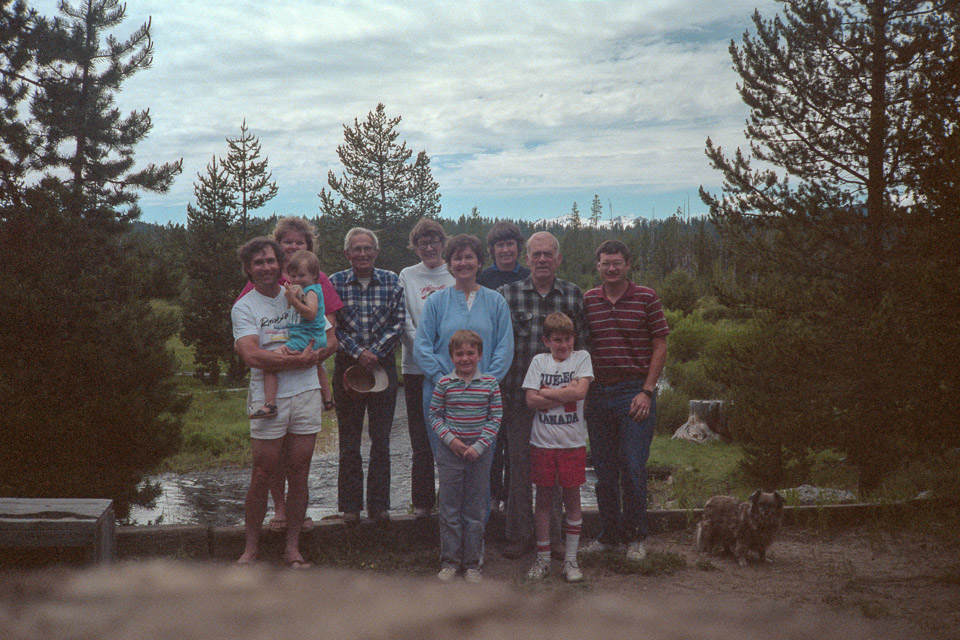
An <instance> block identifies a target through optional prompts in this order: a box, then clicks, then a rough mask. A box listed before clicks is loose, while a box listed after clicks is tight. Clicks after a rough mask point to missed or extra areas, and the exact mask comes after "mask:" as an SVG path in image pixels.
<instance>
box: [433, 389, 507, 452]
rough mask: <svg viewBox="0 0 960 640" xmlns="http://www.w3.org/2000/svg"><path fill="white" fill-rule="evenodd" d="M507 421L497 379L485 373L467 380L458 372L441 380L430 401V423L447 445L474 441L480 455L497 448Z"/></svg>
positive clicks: (473, 445) (473, 444)
mask: <svg viewBox="0 0 960 640" xmlns="http://www.w3.org/2000/svg"><path fill="white" fill-rule="evenodd" d="M501 420H503V400H502V399H501V396H500V385H499V384H497V379H496V378H494V377H493V376H489V375H486V374H483V373H477V374H475V375H474V376H473V377H472V378H470V380H464V379H462V378H461V377H460V376H458V375H457V373H456V372H454V373H448V374H447V375H445V376H443V377H442V378H440V382H438V383H437V386H436V387H434V389H433V396H432V397H431V399H430V411H429V415H428V421H429V423H430V428H432V429H433V430H434V432H436V434H437V436H439V438H440V441H441V442H443V444H445V445H447V446H450V443H451V442H453V440H454V438H460V439H461V440H471V441H474V442H472V444H471V446H472V447H473V448H474V449H476V450H477V453H483V452H484V450H485V449H486V448H487V447H489V446H490V445H491V444H493V441H494V439H495V438H496V437H497V431H499V430H500V422H501Z"/></svg>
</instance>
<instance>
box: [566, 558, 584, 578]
mask: <svg viewBox="0 0 960 640" xmlns="http://www.w3.org/2000/svg"><path fill="white" fill-rule="evenodd" d="M563 579H564V580H566V581H567V582H583V572H582V571H580V565H578V564H577V563H576V562H573V561H572V560H568V561H566V562H564V563H563Z"/></svg>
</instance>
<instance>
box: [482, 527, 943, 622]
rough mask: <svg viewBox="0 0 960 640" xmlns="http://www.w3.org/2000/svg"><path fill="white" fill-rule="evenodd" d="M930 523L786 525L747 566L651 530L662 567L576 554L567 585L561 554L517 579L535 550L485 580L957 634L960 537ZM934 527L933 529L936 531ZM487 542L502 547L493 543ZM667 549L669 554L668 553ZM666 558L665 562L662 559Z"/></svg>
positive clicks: (490, 567) (498, 561)
mask: <svg viewBox="0 0 960 640" xmlns="http://www.w3.org/2000/svg"><path fill="white" fill-rule="evenodd" d="M944 526H945V525H942V524H941V525H937V524H932V525H929V527H928V529H931V528H932V530H928V531H920V530H916V529H911V530H894V531H892V532H891V530H890V529H889V528H886V529H881V528H879V527H877V526H862V527H857V528H854V529H844V530H842V531H838V532H823V531H818V530H816V529H810V528H795V527H789V528H784V529H783V530H782V531H781V533H780V536H779V537H778V538H777V540H776V542H774V544H773V546H772V547H771V556H772V558H773V562H772V563H761V562H760V561H759V559H757V558H756V556H751V562H750V563H749V564H748V566H746V567H740V566H739V565H738V564H737V562H736V560H735V559H734V558H732V557H712V558H706V559H703V560H701V558H700V556H699V554H697V553H696V552H695V551H694V550H693V547H692V532H691V531H690V530H687V531H681V532H672V533H668V534H662V535H658V536H654V537H651V538H650V539H648V543H649V544H648V545H647V548H648V551H649V560H650V561H651V564H653V565H656V564H679V562H677V558H676V556H679V557H680V558H682V559H683V565H682V567H680V568H676V569H673V570H672V571H670V572H669V573H660V574H647V575H642V574H641V575H638V574H628V573H623V571H624V570H628V569H627V567H628V566H629V565H627V564H626V563H625V562H622V561H620V559H619V557H616V556H613V555H612V554H611V557H603V556H601V557H600V558H598V559H590V558H582V560H581V565H582V567H583V569H584V574H585V576H586V583H585V585H584V586H582V587H577V586H574V585H566V584H564V583H563V581H562V578H561V576H560V563H559V562H556V561H555V562H554V563H553V565H554V567H553V568H554V574H553V576H551V578H549V579H548V580H547V581H546V582H545V583H544V584H543V585H530V584H528V583H526V582H525V581H524V580H523V574H524V573H525V571H526V570H527V568H529V565H530V563H531V562H532V560H533V556H532V555H529V556H526V557H525V558H524V559H522V560H519V561H513V560H506V559H503V558H502V557H501V556H500V555H499V553H493V554H488V557H489V561H488V562H487V565H486V566H485V568H484V579H486V580H497V581H508V582H513V583H515V584H516V585H517V586H518V587H519V588H520V589H523V590H545V591H550V592H562V591H563V590H570V589H577V588H580V589H583V590H585V591H589V592H594V593H603V592H610V593H619V594H641V595H651V596H652V595H654V594H656V595H657V596H666V597H667V598H668V599H677V598H679V599H681V600H686V601H691V602H692V601H698V602H702V601H704V600H707V601H709V600H710V599H713V598H718V599H722V600H723V601H724V602H726V603H733V605H734V606H735V607H742V608H744V609H750V608H756V607H766V606H769V605H771V604H776V605H782V606H785V607H787V608H788V609H790V610H796V611H797V612H798V613H801V614H809V615H812V616H820V615H831V616H832V615H839V616H841V617H842V618H846V619H849V620H852V621H854V622H856V621H861V622H864V623H866V622H867V621H869V625H868V626H870V628H877V629H881V630H886V631H888V632H889V633H890V636H889V637H902V638H927V637H929V638H944V639H946V638H952V639H956V638H960V539H958V538H957V537H956V535H955V534H954V535H950V534H948V533H947V532H945V531H943V530H942V527H944ZM938 528H939V530H938ZM492 550H493V551H495V552H497V551H499V548H498V547H496V545H495V548H494V549H492ZM673 554H676V555H675V556H674V555H673ZM666 559H669V560H671V561H672V562H669V563H664V562H662V561H664V560H666Z"/></svg>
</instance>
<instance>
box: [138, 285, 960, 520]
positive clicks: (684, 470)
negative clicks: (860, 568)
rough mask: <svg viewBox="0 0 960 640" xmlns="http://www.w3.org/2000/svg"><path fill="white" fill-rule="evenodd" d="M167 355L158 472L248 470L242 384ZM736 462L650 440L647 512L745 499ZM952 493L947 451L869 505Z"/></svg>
mask: <svg viewBox="0 0 960 640" xmlns="http://www.w3.org/2000/svg"><path fill="white" fill-rule="evenodd" d="M152 304H153V306H154V308H155V309H157V310H159V311H162V312H167V313H173V314H177V315H179V313H180V310H179V308H178V307H177V306H176V305H174V304H171V303H168V302H164V301H155V302H153V303H152ZM168 347H169V349H170V350H171V351H172V353H173V354H174V356H175V357H176V360H177V366H178V369H179V371H180V375H179V376H178V378H177V385H178V390H179V392H180V393H184V394H189V395H190V396H191V397H192V402H191V405H190V408H189V410H188V411H187V413H186V414H185V415H184V418H183V420H184V424H183V446H182V448H181V450H180V452H179V453H178V454H176V455H174V456H171V457H170V458H167V459H166V460H164V462H163V463H162V465H161V467H160V469H158V471H161V472H163V471H172V472H177V473H184V472H188V471H195V470H201V469H211V468H217V467H222V466H244V465H247V464H249V462H250V430H249V421H248V420H247V417H246V387H245V383H244V388H242V389H235V388H234V389H231V388H227V387H226V386H224V385H218V386H210V385H207V384H204V383H203V382H201V381H199V380H197V379H195V378H193V377H192V376H191V374H192V373H193V371H194V358H193V349H192V348H191V347H188V346H186V345H184V344H183V343H182V342H181V341H180V339H179V337H178V336H174V337H172V338H171V339H170V341H169V343H168ZM398 357H399V356H398ZM332 365H333V360H332V359H331V360H328V361H327V366H328V368H330V373H332ZM335 443H336V423H335V417H334V414H333V412H326V413H325V414H324V426H323V431H322V433H321V437H320V438H319V439H318V441H317V449H318V450H320V451H327V450H329V449H330V448H331V447H332V446H335ZM742 456H743V452H742V450H741V448H740V447H739V446H738V445H736V444H733V443H725V442H720V441H715V442H710V443H706V444H697V443H691V442H685V441H681V440H671V439H670V437H669V435H662V434H658V435H656V436H655V437H654V440H653V444H652V446H651V451H650V460H649V464H648V467H649V468H650V469H651V470H652V473H651V480H650V486H649V489H650V496H649V506H650V508H652V509H657V508H681V509H686V508H697V507H701V506H703V503H704V501H705V500H706V499H707V498H709V497H710V496H712V495H717V494H729V495H735V496H738V497H741V498H744V497H746V496H748V495H749V494H750V493H752V492H753V491H754V490H755V489H756V488H757V486H756V485H755V484H754V483H753V482H752V481H750V480H749V479H747V478H746V477H745V476H744V474H743V473H742V472H741V471H740V469H739V468H738V465H739V463H740V460H741V458H742ZM667 468H668V469H669V474H666V475H661V474H659V473H656V472H657V470H658V469H667ZM788 471H789V470H788ZM802 475H804V476H805V477H807V479H806V480H805V481H806V482H809V483H811V484H814V485H816V486H819V487H831V488H835V489H848V490H855V489H856V482H857V476H856V472H855V470H854V469H853V468H852V467H851V466H850V465H848V464H845V463H844V462H843V456H842V454H841V453H840V452H836V451H833V450H827V451H822V452H817V453H811V454H810V458H809V460H808V464H807V469H806V470H805V471H803V472H802ZM667 478H668V479H667ZM794 480H796V482H793V481H794ZM791 482H793V484H790V485H789V486H795V485H796V484H799V483H800V482H801V479H800V478H799V477H798V478H794V479H791ZM957 487H960V452H958V451H956V450H954V451H953V452H950V453H948V454H946V455H944V456H942V457H939V458H936V459H934V460H931V461H928V462H927V463H926V464H919V463H918V464H916V465H912V466H909V467H905V468H904V469H903V470H902V471H901V472H900V473H898V474H895V475H894V476H892V477H891V478H888V479H887V481H886V482H884V484H883V486H882V487H881V490H880V491H879V492H878V495H877V496H875V497H876V498H878V499H881V500H902V499H906V498H912V497H915V496H916V495H917V494H918V493H919V492H922V491H925V490H933V491H934V492H935V493H937V494H943V495H951V493H950V492H951V491H952V490H953V489H956V488H957ZM953 495H955V493H954V494H953Z"/></svg>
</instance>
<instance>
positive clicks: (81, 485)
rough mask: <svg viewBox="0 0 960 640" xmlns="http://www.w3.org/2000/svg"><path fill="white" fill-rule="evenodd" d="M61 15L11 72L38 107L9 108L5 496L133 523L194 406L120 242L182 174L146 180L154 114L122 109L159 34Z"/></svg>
mask: <svg viewBox="0 0 960 640" xmlns="http://www.w3.org/2000/svg"><path fill="white" fill-rule="evenodd" d="M61 12H62V13H63V15H62V17H61V18H58V19H57V20H54V21H46V20H41V19H39V18H36V19H33V20H31V21H30V32H29V38H28V39H29V43H30V47H29V55H28V60H24V59H22V58H19V59H18V60H19V63H18V64H19V65H20V66H17V65H13V66H9V67H5V72H6V71H9V70H11V69H21V70H25V71H26V73H24V74H22V75H23V76H24V77H28V78H29V79H30V81H27V82H26V85H17V86H20V87H23V86H26V90H27V93H28V94H29V110H27V109H20V110H19V111H18V112H17V113H11V112H5V113H4V118H5V120H4V125H5V126H3V127H2V128H0V136H2V145H3V148H4V154H3V155H4V157H5V158H6V159H7V160H8V161H11V160H12V161H11V162H9V163H8V164H7V165H6V168H7V169H9V168H10V166H11V165H16V164H17V163H18V162H19V159H22V158H24V156H22V155H19V154H18V151H17V150H19V149H22V148H23V147H21V146H20V145H22V137H21V136H22V134H23V132H26V133H27V135H28V136H29V142H30V145H29V147H30V153H29V155H28V156H26V157H25V158H26V162H27V164H28V166H29V168H30V169H31V170H32V172H30V173H27V174H24V175H23V176H21V177H20V178H16V179H13V180H10V181H7V182H6V184H5V185H4V188H6V189H8V193H7V194H6V197H4V198H3V199H2V200H0V254H2V255H3V256H4V267H6V268H8V269H10V272H11V273H15V274H16V278H15V280H10V281H9V282H7V283H6V284H5V285H3V294H4V299H5V300H6V302H7V304H8V305H9V309H8V311H9V313H6V314H4V317H3V319H2V321H0V322H2V327H0V349H2V350H3V352H4V353H5V354H6V358H7V361H6V363H5V366H4V367H2V368H0V413H2V415H3V416H4V418H3V419H4V427H5V435H6V438H5V439H4V442H3V444H2V445H0V493H2V494H4V495H20V496H45V497H57V496H63V497H109V498H113V499H114V500H115V501H116V506H117V509H118V512H119V513H120V514H121V515H122V514H123V513H124V511H125V509H126V507H127V506H128V505H129V503H130V501H131V500H132V499H134V497H135V496H136V495H137V484H138V483H139V482H140V480H141V478H142V476H143V474H144V473H146V472H148V471H150V470H151V469H153V468H155V467H156V465H157V464H158V463H159V461H160V460H162V459H163V458H164V457H165V456H167V455H170V454H171V453H173V452H174V451H175V450H176V448H177V446H178V445H179V440H180V423H179V419H178V417H177V416H178V415H179V414H180V413H182V411H183V410H184V409H185V403H188V402H189V399H182V398H178V397H177V396H176V395H175V394H174V387H173V384H172V376H173V372H174V363H173V358H172V355H171V354H170V352H169V351H167V349H166V341H167V339H168V338H169V337H170V335H171V334H172V333H173V332H174V331H175V329H176V323H175V319H174V318H172V317H165V316H159V315H157V314H155V313H154V312H152V311H151V309H150V306H149V305H148V304H147V302H146V301H145V300H144V299H143V297H142V287H143V283H142V280H141V273H140V271H139V270H138V269H137V263H136V256H135V255H134V252H133V251H131V248H130V247H129V246H128V245H127V244H125V243H123V242H122V241H121V240H122V238H121V235H120V234H121V232H122V231H123V230H125V228H127V226H128V225H127V224H125V223H126V222H127V221H129V220H132V219H134V218H136V217H137V215H138V213H139V210H138V208H137V205H136V202H137V198H138V195H137V193H136V191H137V190H138V189H147V190H151V191H155V192H162V191H164V190H166V189H167V188H168V187H169V186H170V183H171V181H172V180H173V177H174V176H175V175H176V174H177V173H178V172H179V170H180V164H179V163H178V162H174V163H168V164H164V165H160V166H156V165H152V164H149V165H147V166H146V168H143V169H140V170H135V169H134V168H133V164H134V148H135V146H136V144H137V143H138V142H140V141H141V140H142V139H143V137H144V136H145V135H146V134H147V132H148V131H149V128H150V119H149V116H148V114H147V112H146V111H134V112H132V113H131V114H129V115H128V116H126V117H123V116H121V114H120V112H119V110H118V109H116V108H115V106H114V100H115V95H116V93H117V92H118V91H119V89H120V86H121V85H122V83H123V82H124V80H126V79H127V78H128V77H129V76H130V75H131V74H133V73H135V72H137V71H138V70H140V69H143V68H146V67H147V66H149V63H150V58H151V55H152V45H151V43H150V26H149V23H148V24H146V25H143V26H142V27H141V28H139V29H137V30H136V31H135V32H134V34H133V35H132V36H131V37H130V38H128V39H126V40H122V41H121V40H117V39H116V38H114V37H113V36H112V35H107V34H106V32H107V31H108V30H109V29H111V28H113V27H115V26H117V25H119V24H120V22H121V21H122V20H123V7H122V6H118V5H117V3H116V2H109V1H98V2H94V1H92V0H88V1H87V2H85V3H84V4H82V5H81V6H80V7H79V8H74V7H73V6H72V5H70V4H68V3H66V2H64V3H62V4H61ZM8 17H9V14H7V15H5V16H4V26H5V27H6V26H9V24H10V22H9V21H7V18H8ZM101 41H102V42H101ZM7 42H9V41H7ZM5 51H6V52H10V51H14V49H5ZM4 55H7V53H5V54H4ZM5 64H6V62H5ZM18 73H20V72H18ZM4 77H5V78H7V79H9V78H10V76H8V75H6V73H5V74H4ZM4 91H6V89H4ZM15 91H16V90H15ZM4 97H5V99H6V100H7V102H6V104H7V105H9V104H11V101H13V102H14V103H15V102H16V101H17V100H20V99H23V100H24V101H26V99H25V96H23V95H17V94H16V93H14V94H10V93H4ZM8 150H13V154H12V155H8V153H7V152H8ZM16 170H17V169H16V166H15V169H14V172H13V173H8V174H7V175H15V173H16ZM25 238H29V239H30V241H29V242H24V239H25ZM25 345H29V348H24V347H25Z"/></svg>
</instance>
